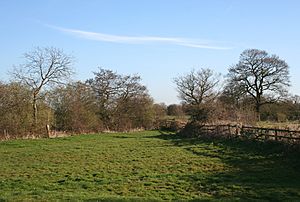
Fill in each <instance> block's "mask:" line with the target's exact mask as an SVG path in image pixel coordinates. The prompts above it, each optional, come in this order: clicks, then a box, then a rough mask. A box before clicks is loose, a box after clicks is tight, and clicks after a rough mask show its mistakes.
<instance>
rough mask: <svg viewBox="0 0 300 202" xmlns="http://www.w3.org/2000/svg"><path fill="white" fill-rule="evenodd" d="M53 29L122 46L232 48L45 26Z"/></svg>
mask: <svg viewBox="0 0 300 202" xmlns="http://www.w3.org/2000/svg"><path fill="white" fill-rule="evenodd" d="M47 26H48V27H51V28H53V29H56V30H59V31H61V32H63V33H67V34H71V35H73V36H75V37H80V38H84V39H88V40H94V41H104V42H111V43H124V44H146V43H165V44H173V45H179V46H185V47H191V48H202V49H215V50H228V49H232V47H225V46H218V45H215V44H217V43H216V42H203V41H202V42H201V41H200V40H197V39H188V38H177V37H157V36H122V35H112V34H104V33H100V32H90V31H83V30H78V29H68V28H62V27H57V26H53V25H47Z"/></svg>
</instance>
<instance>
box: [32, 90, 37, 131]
mask: <svg viewBox="0 0 300 202" xmlns="http://www.w3.org/2000/svg"><path fill="white" fill-rule="evenodd" d="M32 107H33V114H32V115H33V126H34V127H36V126H37V95H36V93H34V94H33V105H32Z"/></svg>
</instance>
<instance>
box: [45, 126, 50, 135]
mask: <svg viewBox="0 0 300 202" xmlns="http://www.w3.org/2000/svg"><path fill="white" fill-rule="evenodd" d="M46 130H47V136H48V138H49V137H50V126H49V124H47V125H46Z"/></svg>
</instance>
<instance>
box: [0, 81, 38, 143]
mask: <svg viewBox="0 0 300 202" xmlns="http://www.w3.org/2000/svg"><path fill="white" fill-rule="evenodd" d="M30 100H31V99H30V91H29V89H28V88H27V87H26V86H22V85H20V84H19V83H8V84H3V83H1V82H0V117H1V119H0V131H1V132H0V134H2V132H3V133H4V135H5V136H10V137H12V136H19V135H26V133H27V132H28V128H29V127H30V123H31V121H32V117H31V116H28V113H29V114H30V110H31V103H30ZM0 139H1V135H0Z"/></svg>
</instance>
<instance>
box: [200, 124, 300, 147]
mask: <svg viewBox="0 0 300 202" xmlns="http://www.w3.org/2000/svg"><path fill="white" fill-rule="evenodd" d="M201 130H202V132H203V133H204V134H209V135H215V136H225V137H228V138H232V137H239V138H244V139H256V140H265V141H269V140H273V141H281V142H286V143H291V144H299V143H300V131H295V130H287V129H277V128H260V127H252V126H244V125H204V126H203V127H202V128H201Z"/></svg>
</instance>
